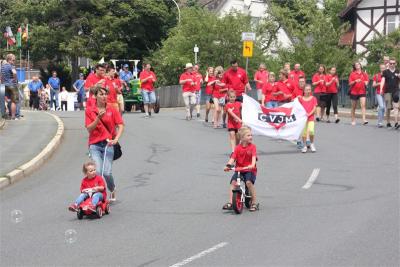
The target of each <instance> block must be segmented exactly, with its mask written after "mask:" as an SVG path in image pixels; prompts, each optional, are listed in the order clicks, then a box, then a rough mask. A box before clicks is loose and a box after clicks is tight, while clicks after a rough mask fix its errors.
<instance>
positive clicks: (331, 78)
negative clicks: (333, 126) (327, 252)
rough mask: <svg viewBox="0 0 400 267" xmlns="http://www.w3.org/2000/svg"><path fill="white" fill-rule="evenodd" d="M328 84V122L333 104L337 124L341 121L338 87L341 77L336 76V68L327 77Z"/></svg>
mask: <svg viewBox="0 0 400 267" xmlns="http://www.w3.org/2000/svg"><path fill="white" fill-rule="evenodd" d="M325 82H326V92H327V99H326V122H330V120H329V115H330V112H331V104H332V106H333V113H334V114H335V123H338V122H339V121H340V119H339V117H338V95H337V94H338V87H339V77H338V76H337V75H336V68H335V67H332V68H331V69H330V71H329V74H328V75H326V76H325Z"/></svg>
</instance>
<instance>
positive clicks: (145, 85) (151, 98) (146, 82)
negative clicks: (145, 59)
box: [139, 63, 157, 118]
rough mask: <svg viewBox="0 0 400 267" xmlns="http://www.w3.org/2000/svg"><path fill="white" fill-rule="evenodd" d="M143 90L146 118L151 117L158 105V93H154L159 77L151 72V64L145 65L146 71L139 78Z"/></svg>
mask: <svg viewBox="0 0 400 267" xmlns="http://www.w3.org/2000/svg"><path fill="white" fill-rule="evenodd" d="M139 79H140V82H141V88H142V96H143V103H144V111H145V113H146V114H145V116H144V117H145V118H149V117H150V116H151V111H153V110H154V104H155V103H156V93H155V92H154V82H155V81H157V77H156V75H155V74H154V72H152V71H151V65H150V64H149V63H147V64H144V69H143V71H142V72H141V73H140V76H139Z"/></svg>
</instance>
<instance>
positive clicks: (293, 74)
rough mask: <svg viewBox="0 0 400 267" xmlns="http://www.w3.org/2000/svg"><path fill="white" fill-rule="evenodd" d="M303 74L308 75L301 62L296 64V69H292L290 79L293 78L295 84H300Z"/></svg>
mask: <svg viewBox="0 0 400 267" xmlns="http://www.w3.org/2000/svg"><path fill="white" fill-rule="evenodd" d="M301 76H303V77H306V75H305V74H304V72H303V71H302V70H301V69H300V64H299V63H296V64H294V70H292V71H291V72H290V74H289V79H291V80H293V81H294V82H295V84H298V83H299V78H300V77H301Z"/></svg>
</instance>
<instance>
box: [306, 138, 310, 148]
mask: <svg viewBox="0 0 400 267" xmlns="http://www.w3.org/2000/svg"><path fill="white" fill-rule="evenodd" d="M306 146H307V148H311V142H310V140H307V141H306Z"/></svg>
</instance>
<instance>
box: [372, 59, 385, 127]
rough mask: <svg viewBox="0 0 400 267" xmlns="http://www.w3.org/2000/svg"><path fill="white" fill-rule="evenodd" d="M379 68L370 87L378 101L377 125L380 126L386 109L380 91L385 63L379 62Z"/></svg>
mask: <svg viewBox="0 0 400 267" xmlns="http://www.w3.org/2000/svg"><path fill="white" fill-rule="evenodd" d="M379 70H380V72H379V73H377V74H375V75H374V78H373V83H372V87H374V88H375V98H376V102H377V103H378V127H379V128H382V127H383V119H384V117H385V110H386V103H385V99H384V96H383V92H382V91H385V90H381V82H382V74H383V72H384V71H385V70H386V66H385V64H380V65H379ZM381 92H382V93H381Z"/></svg>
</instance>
